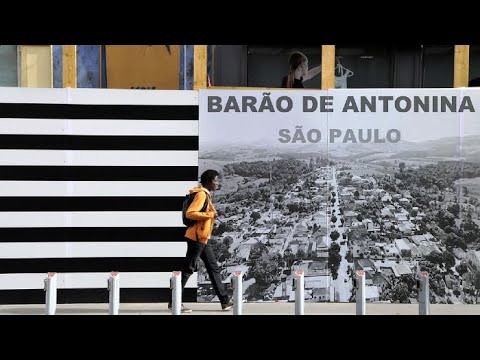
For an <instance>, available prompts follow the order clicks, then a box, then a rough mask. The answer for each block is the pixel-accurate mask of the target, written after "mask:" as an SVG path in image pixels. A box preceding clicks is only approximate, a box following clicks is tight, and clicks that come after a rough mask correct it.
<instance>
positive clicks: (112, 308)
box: [107, 271, 120, 315]
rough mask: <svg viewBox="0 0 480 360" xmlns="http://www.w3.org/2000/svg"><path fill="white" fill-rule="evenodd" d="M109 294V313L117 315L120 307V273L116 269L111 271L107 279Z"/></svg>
mask: <svg viewBox="0 0 480 360" xmlns="http://www.w3.org/2000/svg"><path fill="white" fill-rule="evenodd" d="M107 287H108V291H109V292H110V294H109V308H108V314H109V315H118V311H119V309H120V275H119V273H118V271H112V272H111V273H110V277H109V278H108V281H107Z"/></svg>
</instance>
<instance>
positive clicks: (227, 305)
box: [222, 300, 233, 311]
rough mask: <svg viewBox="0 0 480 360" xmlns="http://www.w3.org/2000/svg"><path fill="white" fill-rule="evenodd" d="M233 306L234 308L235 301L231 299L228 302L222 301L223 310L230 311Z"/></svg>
mask: <svg viewBox="0 0 480 360" xmlns="http://www.w3.org/2000/svg"><path fill="white" fill-rule="evenodd" d="M232 308H233V301H232V300H230V301H229V302H227V303H222V310H223V311H228V310H231V309H232Z"/></svg>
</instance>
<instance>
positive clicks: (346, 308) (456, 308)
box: [0, 303, 480, 315]
mask: <svg viewBox="0 0 480 360" xmlns="http://www.w3.org/2000/svg"><path fill="white" fill-rule="evenodd" d="M185 305H186V306H187V307H189V308H191V309H192V310H193V312H192V313H191V314H185V315H233V311H222V310H221V309H220V304H219V303H208V304H205V303H186V304H185ZM242 313H243V315H294V314H295V304H294V303H244V304H243V311H242ZM430 313H431V315H480V305H443V304H432V305H430ZM44 314H45V306H44V305H0V315H44ZM56 314H57V315H108V304H61V305H57V311H56ZM170 314H171V312H170V311H169V310H168V309H167V304H166V303H155V304H120V315H170ZM367 314H369V315H418V304H368V303H367ZM305 315H355V303H321V304H319V303H316V304H313V303H305Z"/></svg>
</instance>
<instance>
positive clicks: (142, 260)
mask: <svg viewBox="0 0 480 360" xmlns="http://www.w3.org/2000/svg"><path fill="white" fill-rule="evenodd" d="M183 260H184V258H183V257H123V258H119V257H113V258H106V257H96V258H42V259H0V274H22V273H48V272H110V271H124V272H127V271H131V272H168V271H176V270H180V269H181V268H182V263H183Z"/></svg>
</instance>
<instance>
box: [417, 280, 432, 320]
mask: <svg viewBox="0 0 480 360" xmlns="http://www.w3.org/2000/svg"><path fill="white" fill-rule="evenodd" d="M419 275H420V276H419V280H418V314H419V315H430V286H429V281H428V272H426V271H420V274H419Z"/></svg>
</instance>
